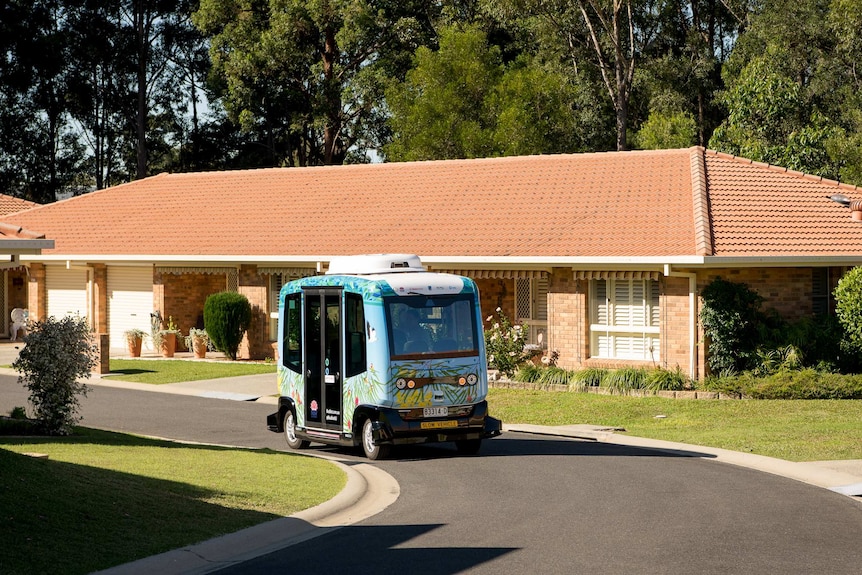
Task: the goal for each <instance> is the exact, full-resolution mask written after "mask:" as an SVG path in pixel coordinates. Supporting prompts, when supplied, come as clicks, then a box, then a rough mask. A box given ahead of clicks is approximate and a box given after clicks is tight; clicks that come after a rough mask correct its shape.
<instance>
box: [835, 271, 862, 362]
mask: <svg viewBox="0 0 862 575" xmlns="http://www.w3.org/2000/svg"><path fill="white" fill-rule="evenodd" d="M835 315H836V316H837V317H838V321H839V322H840V323H841V327H843V328H844V333H845V335H846V339H847V341H848V343H849V344H850V347H851V348H852V349H853V350H854V351H855V352H856V353H857V354H859V353H862V267H855V268H853V269H852V270H850V271H849V272H847V273H846V274H844V276H843V277H842V278H841V279H840V280H839V281H838V287H836V288H835Z"/></svg>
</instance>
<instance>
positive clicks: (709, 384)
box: [702, 373, 754, 398]
mask: <svg viewBox="0 0 862 575" xmlns="http://www.w3.org/2000/svg"><path fill="white" fill-rule="evenodd" d="M753 380H754V376H753V375H751V374H750V373H744V374H742V375H740V376H737V375H735V374H731V375H710V376H708V377H707V378H705V379H704V380H703V384H702V386H703V388H704V390H706V391H715V392H718V393H722V394H725V395H727V396H730V397H737V398H742V397H745V396H746V395H747V392H748V390H749V389H750V388H751V382H752V381H753Z"/></svg>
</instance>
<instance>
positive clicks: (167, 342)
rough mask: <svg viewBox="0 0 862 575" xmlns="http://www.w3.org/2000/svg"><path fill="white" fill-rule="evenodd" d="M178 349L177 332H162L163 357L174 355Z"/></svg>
mask: <svg viewBox="0 0 862 575" xmlns="http://www.w3.org/2000/svg"><path fill="white" fill-rule="evenodd" d="M176 351H177V334H175V333H173V332H170V333H163V334H162V357H174V353H175V352H176Z"/></svg>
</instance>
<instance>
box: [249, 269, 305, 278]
mask: <svg viewBox="0 0 862 575" xmlns="http://www.w3.org/2000/svg"><path fill="white" fill-rule="evenodd" d="M257 273H259V274H270V275H282V276H285V277H289V278H304V277H308V276H313V275H317V269H315V268H278V267H259V268H257Z"/></svg>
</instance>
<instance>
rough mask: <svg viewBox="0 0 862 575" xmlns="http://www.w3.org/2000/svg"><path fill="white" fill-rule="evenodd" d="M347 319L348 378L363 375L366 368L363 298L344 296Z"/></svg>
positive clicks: (356, 295)
mask: <svg viewBox="0 0 862 575" xmlns="http://www.w3.org/2000/svg"><path fill="white" fill-rule="evenodd" d="M344 305H345V319H346V320H347V324H346V331H347V334H346V335H347V340H346V342H345V343H346V345H347V350H346V355H347V370H346V371H347V374H346V375H347V377H351V376H354V375H357V374H360V373H362V372H363V371H365V370H366V369H367V367H366V353H365V310H364V308H363V304H362V296H360V295H358V294H354V293H347V294H345V296H344Z"/></svg>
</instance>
